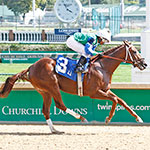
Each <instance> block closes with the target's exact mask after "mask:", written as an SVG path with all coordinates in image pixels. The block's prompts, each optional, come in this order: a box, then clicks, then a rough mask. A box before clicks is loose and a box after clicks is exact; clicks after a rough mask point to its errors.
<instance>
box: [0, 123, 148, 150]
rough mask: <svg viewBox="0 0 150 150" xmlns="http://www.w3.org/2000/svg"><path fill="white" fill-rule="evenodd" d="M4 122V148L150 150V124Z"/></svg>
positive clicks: (0, 137) (0, 129) (0, 134)
mask: <svg viewBox="0 0 150 150" xmlns="http://www.w3.org/2000/svg"><path fill="white" fill-rule="evenodd" d="M55 127H56V129H58V130H61V131H65V134H62V135H51V134H49V128H48V126H46V125H0V150H1V149H2V150H29V149H31V150H42V149H43V150H44V149H45V150H150V126H78V125H76V126H75V125H72V126H67V125H55Z"/></svg>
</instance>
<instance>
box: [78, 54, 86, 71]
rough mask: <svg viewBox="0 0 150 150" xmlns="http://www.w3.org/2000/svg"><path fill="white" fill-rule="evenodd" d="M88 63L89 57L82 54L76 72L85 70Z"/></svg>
mask: <svg viewBox="0 0 150 150" xmlns="http://www.w3.org/2000/svg"><path fill="white" fill-rule="evenodd" d="M86 63H87V59H86V57H85V56H83V55H82V56H81V57H80V59H79V61H78V63H77V65H76V68H75V72H84V71H85V64H86Z"/></svg>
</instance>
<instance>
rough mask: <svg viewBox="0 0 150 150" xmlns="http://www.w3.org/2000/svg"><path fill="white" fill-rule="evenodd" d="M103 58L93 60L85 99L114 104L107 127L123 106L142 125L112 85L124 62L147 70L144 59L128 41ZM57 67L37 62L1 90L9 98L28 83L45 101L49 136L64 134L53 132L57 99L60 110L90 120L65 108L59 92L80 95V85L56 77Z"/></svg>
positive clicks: (0, 94)
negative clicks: (16, 86) (18, 85)
mask: <svg viewBox="0 0 150 150" xmlns="http://www.w3.org/2000/svg"><path fill="white" fill-rule="evenodd" d="M102 54H103V56H102V57H101V56H100V55H99V54H97V55H96V56H94V57H92V58H91V63H90V68H89V71H88V72H87V73H86V74H85V75H84V80H83V95H84V96H89V97H90V98H92V99H99V100H110V101H112V108H111V111H110V113H109V116H108V117H106V123H109V122H110V121H111V119H112V117H113V115H114V113H115V108H116V106H117V104H120V105H121V106H123V107H124V108H125V109H126V110H127V111H128V112H129V113H130V114H131V115H132V116H133V117H135V119H136V121H137V122H143V121H142V119H141V118H140V117H139V116H138V115H137V114H136V113H135V112H134V111H133V110H132V109H131V108H130V107H129V106H128V105H127V104H126V103H125V102H124V100H122V99H121V98H119V97H118V96H116V95H115V94H114V93H113V92H112V91H111V90H110V85H111V79H112V75H113V72H114V71H115V70H116V68H117V67H118V65H119V64H120V63H121V62H126V63H131V64H132V65H133V66H134V67H137V68H139V69H140V70H144V69H145V68H146V66H147V64H146V63H145V62H144V59H143V58H141V55H140V54H139V52H138V50H137V49H136V48H135V47H134V46H133V45H131V44H130V43H129V42H127V41H125V42H124V43H123V44H122V45H120V46H118V47H115V48H112V49H110V50H107V51H106V52H103V53H102ZM55 65H56V60H54V59H52V58H48V57H45V58H42V59H40V60H38V61H37V62H35V63H34V64H33V65H31V66H30V67H29V68H28V69H26V70H24V71H22V72H20V73H17V74H16V75H13V76H12V77H8V78H7V79H6V81H5V83H4V84H3V85H2V87H1V92H0V97H1V98H4V97H7V96H8V94H9V93H10V91H11V90H12V88H13V85H14V84H15V82H16V81H17V80H18V79H23V80H26V81H29V82H30V83H31V84H32V85H33V87H34V88H35V89H36V90H37V91H38V92H39V93H40V94H41V95H42V97H43V109H42V112H43V114H44V117H45V119H46V122H47V124H48V126H49V128H50V132H51V133H61V132H60V131H57V130H56V129H55V128H54V126H53V123H52V121H51V119H50V106H51V103H52V98H53V99H54V101H55V105H56V107H57V108H59V109H61V110H63V111H65V112H67V113H69V114H70V115H72V116H74V117H75V118H77V119H80V120H81V121H83V122H86V121H87V120H86V119H85V118H84V117H82V116H81V115H80V114H78V113H76V112H74V111H73V110H71V109H69V108H67V107H66V106H65V105H64V103H63V100H62V97H61V94H60V90H62V91H64V92H67V93H70V94H77V83H76V82H75V81H73V80H70V79H68V78H66V77H64V76H62V75H59V74H57V73H56V72H55Z"/></svg>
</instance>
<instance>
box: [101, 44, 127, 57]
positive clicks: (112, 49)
mask: <svg viewBox="0 0 150 150" xmlns="http://www.w3.org/2000/svg"><path fill="white" fill-rule="evenodd" d="M122 45H124V44H122ZM122 45H119V46H116V47H113V48H111V49H108V50H106V51H105V52H103V53H102V54H103V55H108V54H110V53H112V52H113V51H114V50H115V49H118V48H120V47H122Z"/></svg>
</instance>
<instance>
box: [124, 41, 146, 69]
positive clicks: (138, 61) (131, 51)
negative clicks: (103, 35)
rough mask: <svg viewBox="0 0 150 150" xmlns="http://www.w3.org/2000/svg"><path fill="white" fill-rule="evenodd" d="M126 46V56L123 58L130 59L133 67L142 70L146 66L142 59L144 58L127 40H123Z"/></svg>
mask: <svg viewBox="0 0 150 150" xmlns="http://www.w3.org/2000/svg"><path fill="white" fill-rule="evenodd" d="M124 44H125V46H126V58H125V60H128V61H131V62H132V64H133V66H134V67H137V68H139V69H140V70H144V69H146V67H147V64H146V63H145V61H144V58H142V57H141V55H140V53H139V51H138V50H137V49H136V48H135V47H134V46H133V45H132V44H131V43H129V42H128V41H124Z"/></svg>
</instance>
